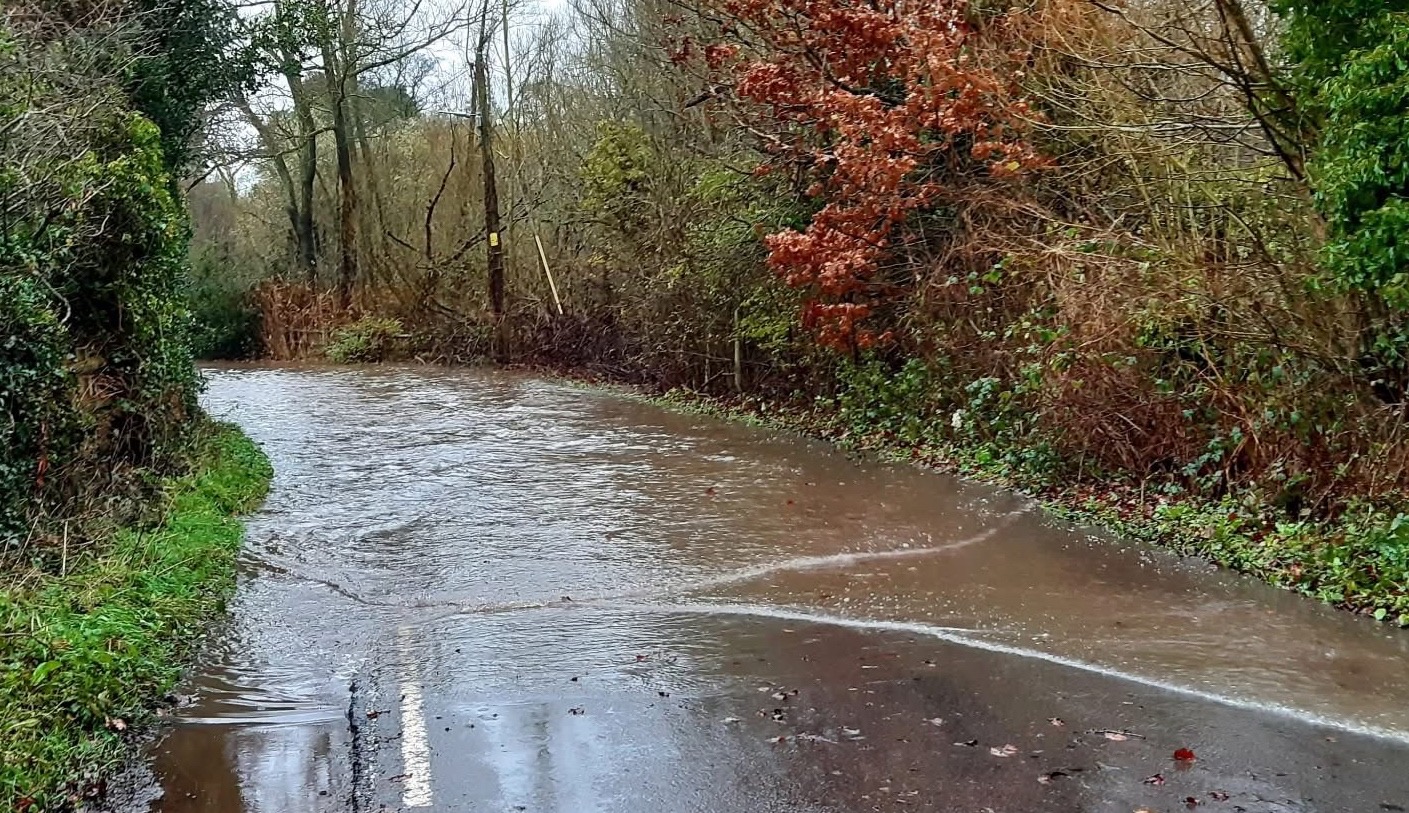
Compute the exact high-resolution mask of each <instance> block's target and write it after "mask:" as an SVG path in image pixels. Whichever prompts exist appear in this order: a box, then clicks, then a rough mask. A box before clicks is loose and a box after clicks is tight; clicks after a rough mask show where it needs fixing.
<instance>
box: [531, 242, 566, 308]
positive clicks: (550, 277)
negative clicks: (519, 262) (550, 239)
mask: <svg viewBox="0 0 1409 813" xmlns="http://www.w3.org/2000/svg"><path fill="white" fill-rule="evenodd" d="M533 242H534V244H535V245H537V246H538V259H539V260H542V261H543V276H545V277H547V278H548V289H549V290H551V291H552V292H553V304H554V305H557V306H558V315H559V316H562V315H563V301H562V300H561V299H559V298H558V283H556V282H554V281H553V272H552V270H550V269H549V268H548V255H547V254H544V253H543V241H542V240H540V239H539V238H538V229H534V230H533Z"/></svg>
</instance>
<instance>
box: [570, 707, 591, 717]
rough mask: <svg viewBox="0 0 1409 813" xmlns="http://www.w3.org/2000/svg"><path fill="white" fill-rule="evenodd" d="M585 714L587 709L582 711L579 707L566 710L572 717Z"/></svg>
mask: <svg viewBox="0 0 1409 813" xmlns="http://www.w3.org/2000/svg"><path fill="white" fill-rule="evenodd" d="M586 713H587V709H584V708H583V707H581V706H574V707H572V708H570V709H568V714H571V715H574V716H580V715H583V714H586Z"/></svg>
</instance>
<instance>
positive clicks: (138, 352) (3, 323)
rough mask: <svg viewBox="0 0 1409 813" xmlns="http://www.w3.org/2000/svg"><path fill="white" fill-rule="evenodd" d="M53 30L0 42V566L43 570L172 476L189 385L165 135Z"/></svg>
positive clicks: (179, 213)
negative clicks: (67, 545) (73, 535)
mask: <svg viewBox="0 0 1409 813" xmlns="http://www.w3.org/2000/svg"><path fill="white" fill-rule="evenodd" d="M115 30H116V29H115ZM55 31H56V29H55V27H53V26H50V27H47V28H45V27H40V28H38V29H36V30H34V31H26V30H22V29H19V30H16V29H4V28H3V26H0V561H4V560H8V561H10V563H11V564H14V563H15V560H16V558H17V557H18V558H19V559H20V560H21V561H22V562H23V564H25V565H35V564H38V565H40V566H41V567H42V566H44V564H45V563H46V562H47V561H48V560H49V559H52V558H54V554H55V548H56V546H55V545H54V544H51V543H52V542H53V541H54V540H56V539H58V538H59V537H60V536H61V535H64V534H68V533H70V532H71V531H75V530H76V531H77V537H78V539H79V540H80V541H81V539H82V538H83V537H84V532H83V530H82V527H81V525H80V526H79V528H77V529H75V528H74V527H73V525H72V523H71V522H70V520H73V519H75V518H90V519H91V518H94V517H101V518H102V519H103V520H104V521H121V520H123V519H127V518H129V517H130V515H131V513H132V512H134V511H137V510H140V509H141V507H142V506H143V504H144V503H145V502H146V499H145V498H146V497H148V496H150V493H151V489H152V483H154V482H155V481H156V479H157V478H158V477H160V476H162V475H166V474H170V473H173V472H175V471H176V470H178V469H179V468H180V467H181V465H182V464H183V460H184V459H185V456H186V451H187V446H188V442H189V438H188V435H189V426H190V425H191V421H190V418H191V417H192V416H193V415H195V413H196V409H197V407H196V401H195V398H196V393H197V390H198V386H199V381H198V376H197V374H196V371H195V369H194V366H193V364H192V358H191V347H190V335H191V326H190V322H191V319H190V314H189V311H188V306H187V299H186V297H185V293H184V289H185V285H186V282H185V279H186V265H185V264H186V246H187V243H188V233H189V229H188V225H187V220H186V214H185V210H184V207H183V205H182V202H181V200H180V199H179V194H178V192H177V186H176V184H175V183H173V178H172V171H171V169H170V168H169V167H168V165H167V159H166V153H167V148H166V145H164V144H163V140H162V134H161V133H160V132H159V131H158V129H157V127H156V126H155V125H154V124H152V122H151V121H149V120H148V119H146V118H145V117H144V116H142V115H141V114H140V113H138V112H134V111H133V110H132V109H131V104H130V102H129V101H128V100H127V97H126V96H125V93H124V91H123V90H122V87H121V78H122V77H121V76H120V75H119V76H104V75H88V74H85V73H84V70H87V69H92V63H91V62H86V61H85V60H84V59H83V55H84V54H86V53H89V50H91V45H92V34H91V32H87V31H84V30H82V29H62V28H59V29H57V33H55ZM36 32H37V33H36ZM103 33H104V35H105V36H110V37H111V36H116V35H115V34H113V31H105V32H103ZM119 41H121V40H120V39H119ZM111 61H120V60H119V59H118V58H116V57H114V58H113V59H112V60H111ZM106 64H107V63H105V65H106Z"/></svg>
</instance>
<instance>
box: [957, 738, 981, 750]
mask: <svg viewBox="0 0 1409 813" xmlns="http://www.w3.org/2000/svg"><path fill="white" fill-rule="evenodd" d="M954 744H955V745H958V746H962V747H964V748H973V747H974V746H976V745H978V740H964V741H963V742H956V743H954Z"/></svg>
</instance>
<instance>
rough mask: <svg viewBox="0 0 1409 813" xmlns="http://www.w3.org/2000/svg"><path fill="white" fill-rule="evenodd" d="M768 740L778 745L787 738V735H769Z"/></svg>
mask: <svg viewBox="0 0 1409 813" xmlns="http://www.w3.org/2000/svg"><path fill="white" fill-rule="evenodd" d="M768 741H769V742H771V743H773V744H774V745H778V744H780V743H784V742H787V741H788V738H787V735H779V736H777V737H769V738H768Z"/></svg>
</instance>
